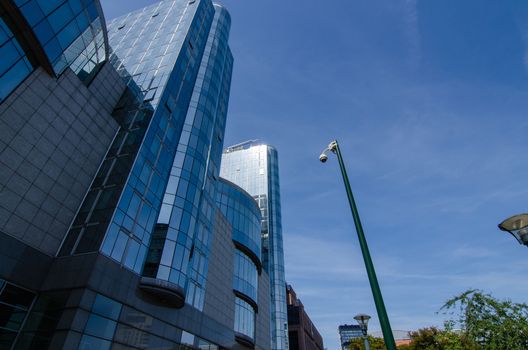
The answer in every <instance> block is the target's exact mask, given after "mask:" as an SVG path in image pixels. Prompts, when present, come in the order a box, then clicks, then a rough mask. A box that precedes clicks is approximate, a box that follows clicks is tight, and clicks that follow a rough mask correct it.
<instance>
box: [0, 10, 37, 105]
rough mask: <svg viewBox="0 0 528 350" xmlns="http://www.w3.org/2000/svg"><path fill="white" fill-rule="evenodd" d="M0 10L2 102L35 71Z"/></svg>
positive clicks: (0, 84) (0, 82)
mask: <svg viewBox="0 0 528 350" xmlns="http://www.w3.org/2000/svg"><path fill="white" fill-rule="evenodd" d="M2 11H3V10H2V8H0V57H1V58H2V59H0V102H2V101H3V100H4V99H5V98H6V97H7V96H8V95H9V94H10V93H11V92H12V91H13V90H14V89H15V88H16V87H17V86H18V84H20V83H21V82H22V81H23V80H24V79H25V78H26V77H27V76H28V75H29V73H31V72H32V71H33V65H32V64H31V63H30V61H29V59H28V57H27V56H26V53H25V51H24V50H23V49H22V47H21V46H20V43H19V41H18V40H17V39H16V38H15V36H14V35H13V32H12V31H11V29H9V27H8V25H7V24H6V22H5V20H6V19H7V17H6V15H5V13H3V12H2Z"/></svg>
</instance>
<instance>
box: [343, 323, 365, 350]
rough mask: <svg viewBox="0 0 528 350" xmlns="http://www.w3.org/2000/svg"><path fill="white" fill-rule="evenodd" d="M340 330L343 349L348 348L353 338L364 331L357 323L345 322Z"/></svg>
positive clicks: (346, 349) (359, 336) (359, 335)
mask: <svg viewBox="0 0 528 350" xmlns="http://www.w3.org/2000/svg"><path fill="white" fill-rule="evenodd" d="M338 331H339V338H340V341H341V349H342V350H348V345H349V344H350V342H351V341H352V340H354V339H356V338H361V337H362V336H363V332H362V331H361V328H360V327H359V325H357V324H343V325H341V326H339V328H338Z"/></svg>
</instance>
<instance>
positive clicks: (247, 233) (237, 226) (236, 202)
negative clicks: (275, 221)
mask: <svg viewBox="0 0 528 350" xmlns="http://www.w3.org/2000/svg"><path fill="white" fill-rule="evenodd" d="M216 204H217V205H218V207H219V208H220V210H221V211H222V213H223V214H224V216H225V217H226V218H227V220H228V221H229V223H230V224H231V226H232V227H233V240H234V241H236V242H238V243H240V244H242V245H244V246H245V247H247V248H248V249H249V250H251V251H252V252H253V253H254V254H255V256H256V257H257V258H259V259H260V257H261V245H262V239H261V214H260V210H259V207H258V205H257V204H258V203H257V202H256V201H255V199H253V198H252V197H251V196H250V195H249V194H248V193H247V192H245V191H244V190H242V189H240V188H239V187H238V186H235V185H233V184H231V183H230V182H228V181H225V180H223V179H220V181H219V182H218V193H217V198H216Z"/></svg>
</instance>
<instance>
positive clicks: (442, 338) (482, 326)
mask: <svg viewBox="0 0 528 350" xmlns="http://www.w3.org/2000/svg"><path fill="white" fill-rule="evenodd" d="M441 310H444V311H445V313H446V314H450V315H451V317H453V319H450V320H448V321H447V322H446V323H445V324H444V329H439V328H436V327H429V328H422V329H419V330H417V331H415V332H411V333H410V337H411V343H410V344H409V345H400V346H399V347H398V350H528V305H527V304H524V303H522V304H518V303H514V302H512V301H510V300H498V299H496V298H494V297H492V296H491V295H489V294H485V293H483V292H481V291H478V290H468V291H466V292H464V293H462V294H460V295H459V296H456V297H454V298H452V299H450V300H448V301H447V302H446V303H445V305H444V306H442V309H441ZM455 327H456V328H458V329H456V328H455ZM369 339H370V343H371V349H372V350H385V345H384V344H383V340H382V339H379V338H372V337H369ZM376 339H377V340H378V341H377V340H376ZM374 344H375V345H374ZM349 349H350V350H363V349H364V347H363V339H356V340H354V341H353V342H352V343H351V344H350V347H349Z"/></svg>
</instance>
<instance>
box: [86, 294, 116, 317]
mask: <svg viewBox="0 0 528 350" xmlns="http://www.w3.org/2000/svg"><path fill="white" fill-rule="evenodd" d="M121 307H122V305H121V304H120V303H118V302H117V301H114V300H112V299H110V298H107V297H105V296H102V295H100V294H97V296H96V297H95V301H94V304H93V306H92V312H94V313H97V314H99V315H102V316H106V317H108V318H111V319H112V320H117V319H118V318H119V313H120V312H121Z"/></svg>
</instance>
